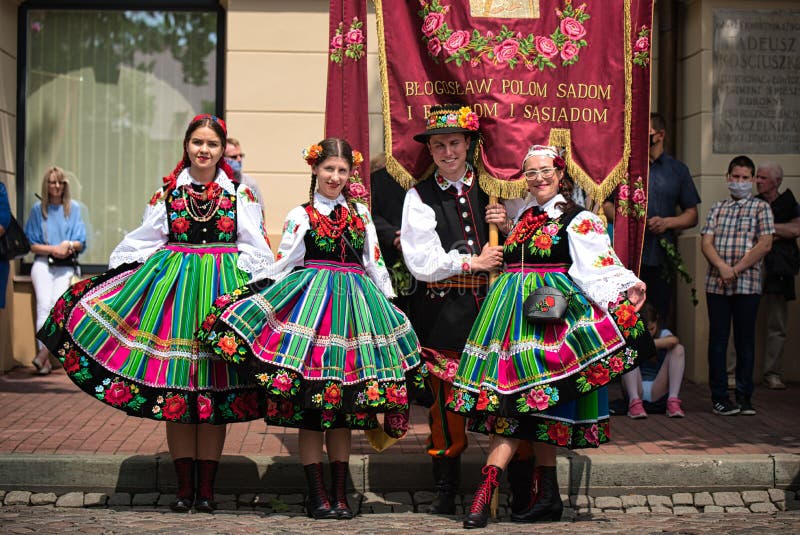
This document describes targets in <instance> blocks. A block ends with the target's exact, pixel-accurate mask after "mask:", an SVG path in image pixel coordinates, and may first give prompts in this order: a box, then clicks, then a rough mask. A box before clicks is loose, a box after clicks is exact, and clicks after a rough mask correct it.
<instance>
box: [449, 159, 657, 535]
mask: <svg viewBox="0 0 800 535" xmlns="http://www.w3.org/2000/svg"><path fill="white" fill-rule="evenodd" d="M563 169H564V160H563V159H561V158H560V157H559V156H558V155H557V152H556V149H555V148H554V147H546V146H540V145H534V146H533V147H531V148H530V149H529V150H528V152H527V154H526V155H525V158H524V159H523V162H522V170H523V174H524V176H525V178H526V180H527V183H528V191H529V192H530V195H529V196H527V197H526V199H525V200H524V201H523V204H522V206H521V210H519V211H518V212H517V213H520V215H519V217H518V218H517V220H516V223H515V224H513V226H512V225H511V222H509V224H508V226H509V227H511V228H510V231H509V234H508V238H507V239H506V242H505V245H504V249H503V256H504V261H505V265H506V269H505V272H504V273H503V274H501V275H500V277H499V278H498V279H497V281H495V283H494V284H493V285H492V287H491V289H490V291H489V295H488V296H487V298H486V301H485V302H484V305H483V307H482V308H481V311H480V313H479V315H478V318H477V319H476V320H475V324H474V325H473V328H472V332H471V333H470V335H469V338H468V339H467V345H466V347H465V349H464V352H463V355H462V357H461V363H460V365H459V368H458V371H457V372H456V376H455V379H454V380H453V397H452V398H451V399H450V400H448V402H449V403H448V409H450V410H452V411H455V412H457V413H459V414H464V415H469V416H471V417H472V421H471V429H472V430H473V431H479V432H483V433H487V434H490V435H491V436H492V440H491V446H490V450H489V456H488V459H487V462H486V466H484V467H483V470H482V472H483V475H484V479H483V482H482V483H481V485H480V487H479V488H478V489H477V491H476V492H475V494H474V499H473V503H472V507H471V509H470V512H469V514H468V516H467V518H466V519H465V520H464V527H465V528H477V527H484V526H486V523H487V519H488V516H489V503H490V500H491V496H492V493H493V492H494V490H495V489H496V488H497V486H498V476H499V475H500V473H501V472H502V471H503V470H504V469H505V467H506V466H507V465H508V462H509V460H510V459H511V457H512V455H513V454H514V452H515V451H516V449H517V447H518V446H519V444H520V441H522V440H527V441H534V445H533V446H534V452H535V455H536V463H535V467H534V468H533V473H532V474H529V475H528V477H527V482H528V485H523V486H522V488H520V487H519V485H517V486H512V492H513V493H514V494H515V496H514V500H513V502H512V505H513V506H515V507H512V515H511V519H512V521H515V522H535V521H537V520H557V519H559V518H560V517H561V512H562V509H563V506H562V504H561V497H560V493H559V490H558V481H557V480H556V467H555V465H556V448H557V446H566V447H568V448H584V447H597V446H599V445H600V444H601V443H603V442H606V441H607V440H608V438H609V434H608V433H609V427H608V396H607V392H606V389H605V388H601V387H602V386H603V385H605V384H607V383H608V382H609V380H610V379H612V378H613V377H616V376H617V375H620V374H622V373H625V372H627V371H629V370H631V369H632V368H634V367H635V366H636V362H637V356H638V353H639V352H640V351H649V350H650V348H651V346H652V342H651V341H649V338H648V335H647V334H646V331H645V329H644V326H643V324H642V321H641V320H640V319H639V318H638V315H637V314H636V311H637V310H638V309H639V307H641V305H642V303H644V300H645V285H644V283H642V282H641V281H640V280H639V279H638V278H636V276H635V275H634V274H633V273H632V272H631V271H629V270H628V269H626V268H625V267H624V266H623V265H622V264H621V262H620V261H619V259H618V258H617V256H616V255H615V254H614V250H613V248H612V246H611V243H610V241H609V239H608V235H607V234H606V229H605V225H604V224H603V222H602V221H601V220H600V219H599V218H598V217H597V216H596V215H595V214H593V213H591V212H588V211H586V210H584V209H583V208H581V207H579V206H577V205H576V204H575V203H574V202H573V201H572V200H571V185H570V183H569V181H568V180H565V179H563ZM545 285H547V286H551V287H554V288H557V289H558V290H560V291H561V292H562V293H563V294H564V296H565V297H566V298H567V302H568V305H567V310H566V312H565V314H564V316H563V318H562V319H561V320H560V321H558V322H556V323H549V324H545V323H532V322H529V321H527V320H526V319H525V317H524V315H523V302H524V301H525V299H526V298H527V297H528V296H529V295H530V294H531V293H533V292H534V290H536V289H537V288H539V287H541V286H545ZM552 304H553V303H552V302H551V301H548V299H546V298H545V299H543V300H542V302H541V303H539V307H538V308H539V310H542V311H546V310H547V309H548V308H549V307H550V306H552ZM509 475H511V474H510V473H509ZM514 475H515V476H516V477H515V479H516V480H517V481H519V480H520V477H519V474H514ZM523 479H525V478H523Z"/></svg>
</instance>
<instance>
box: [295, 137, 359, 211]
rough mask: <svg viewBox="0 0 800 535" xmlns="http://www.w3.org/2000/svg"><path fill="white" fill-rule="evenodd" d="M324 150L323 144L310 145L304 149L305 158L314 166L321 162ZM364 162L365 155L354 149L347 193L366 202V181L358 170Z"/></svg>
mask: <svg viewBox="0 0 800 535" xmlns="http://www.w3.org/2000/svg"><path fill="white" fill-rule="evenodd" d="M322 151H323V149H322V146H321V145H316V144H315V145H309V146H308V147H306V148H305V149H303V159H304V160H305V161H306V163H307V164H308V165H310V166H311V167H313V166H315V165H317V163H318V162H319V157H320V156H321V155H322ZM362 163H364V156H363V155H362V154H361V152H359V151H357V150H353V159H352V161H351V169H352V172H353V173H352V174H351V175H350V179H349V180H348V185H347V193H348V195H349V196H350V197H351V198H353V200H356V201H358V202H362V203H364V204H366V202H367V197H368V195H367V188H366V186H364V181H363V180H362V179H361V173H360V172H359V170H358V168H359V166H360V165H361V164H362Z"/></svg>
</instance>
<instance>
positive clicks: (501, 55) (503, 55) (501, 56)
mask: <svg viewBox="0 0 800 535" xmlns="http://www.w3.org/2000/svg"><path fill="white" fill-rule="evenodd" d="M518 51H519V42H517V41H515V40H514V39H506V40H505V41H503V42H502V43H500V44H499V45H497V46H496V47H494V56H495V58H497V61H499V62H501V63H508V60H510V59H511V58H513V57H514V56H516V55H517V52H518Z"/></svg>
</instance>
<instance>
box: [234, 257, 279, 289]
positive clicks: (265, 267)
mask: <svg viewBox="0 0 800 535" xmlns="http://www.w3.org/2000/svg"><path fill="white" fill-rule="evenodd" d="M273 263H274V259H273V257H272V255H271V254H267V253H265V252H263V251H260V250H258V249H255V250H252V251H249V252H248V254H241V253H240V254H239V258H238V259H237V260H236V266H237V267H238V268H239V269H241V270H242V271H244V272H246V273H249V274H250V281H251V282H252V281H257V280H261V279H264V278H266V277H267V275H268V273H269V270H270V268H271V267H272V265H273Z"/></svg>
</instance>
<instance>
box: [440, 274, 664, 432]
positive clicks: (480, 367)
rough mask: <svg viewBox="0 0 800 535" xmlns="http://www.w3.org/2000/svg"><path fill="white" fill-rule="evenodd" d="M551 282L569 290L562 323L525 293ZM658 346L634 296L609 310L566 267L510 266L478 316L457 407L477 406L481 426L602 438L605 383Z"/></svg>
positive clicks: (454, 401) (472, 409)
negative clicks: (537, 315) (537, 318)
mask: <svg viewBox="0 0 800 535" xmlns="http://www.w3.org/2000/svg"><path fill="white" fill-rule="evenodd" d="M544 285H547V286H551V287H555V288H558V289H559V290H561V292H562V293H564V295H565V296H567V297H568V306H567V311H566V313H565V315H564V318H563V320H561V321H559V322H557V323H552V324H545V323H535V324H534V323H530V322H528V321H527V320H526V319H525V318H524V316H523V302H524V301H525V298H526V297H527V296H528V295H530V294H531V293H532V292H534V291H535V290H536V289H537V288H539V287H541V286H544ZM652 347H653V346H652V339H651V338H650V336H649V333H647V332H646V330H645V328H644V324H643V323H642V321H641V319H639V317H638V315H637V314H636V313H635V312H634V311H633V307H632V306H631V305H630V303H629V302H625V301H623V302H621V303H619V304H617V305H615V306H614V307H612V309H611V310H610V312H609V313H606V312H605V311H604V310H603V309H602V308H601V307H599V306H598V305H597V304H595V303H592V302H590V301H589V300H588V299H586V297H585V296H584V295H583V294H582V293H581V291H580V289H579V288H578V287H577V286H576V285H575V284H574V283H573V282H572V280H571V279H570V278H569V277H568V276H567V274H566V270H565V269H561V270H558V269H554V270H551V271H541V270H535V269H533V270H530V271H528V270H526V271H525V272H523V271H521V270H516V271H511V272H506V273H503V274H501V275H500V277H498V279H497V280H496V281H495V282H494V284H493V285H492V287H491V288H490V290H489V294H488V296H487V298H486V301H485V302H484V304H483V307H482V308H481V311H480V313H479V314H478V318H477V319H476V321H475V324H474V325H473V328H472V331H471V333H470V335H469V338H468V340H467V343H466V347H465V349H464V352H463V354H462V356H461V361H460V364H459V367H458V370H457V371H456V373H455V377H454V378H453V385H454V388H453V395H452V397H451V398H450V399H449V400H448V408H449V409H450V410H452V411H454V412H457V413H459V414H463V415H466V416H470V417H471V418H472V420H471V423H470V427H471V429H472V430H474V431H479V432H483V433H492V434H500V435H504V436H509V437H515V438H521V439H525V440H538V441H543V442H548V443H552V444H556V445H559V446H566V447H570V448H582V447H596V446H598V445H600V444H601V443H603V442H606V441H607V440H608V439H609V428H608V395H607V392H606V389H605V388H604V387H605V385H607V384H608V382H609V381H610V380H611V379H613V378H614V377H617V376H619V375H621V374H623V373H625V372H627V371H630V370H631V369H633V368H634V367H636V366H637V363H638V359H639V358H640V352H641V351H642V350H644V351H645V355H649V352H650V351H651V350H652Z"/></svg>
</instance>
